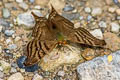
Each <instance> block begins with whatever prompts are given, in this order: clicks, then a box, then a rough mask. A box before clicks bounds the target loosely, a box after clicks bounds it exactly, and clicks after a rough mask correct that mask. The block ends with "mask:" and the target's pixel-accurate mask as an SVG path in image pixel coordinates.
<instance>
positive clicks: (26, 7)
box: [19, 2, 28, 10]
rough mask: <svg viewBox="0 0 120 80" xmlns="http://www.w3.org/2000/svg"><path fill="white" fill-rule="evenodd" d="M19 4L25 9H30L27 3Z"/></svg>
mask: <svg viewBox="0 0 120 80" xmlns="http://www.w3.org/2000/svg"><path fill="white" fill-rule="evenodd" d="M19 6H20V7H21V8H22V9H24V10H27V9H28V5H27V4H26V3H24V2H23V3H20V4H19Z"/></svg>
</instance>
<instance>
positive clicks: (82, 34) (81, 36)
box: [69, 27, 106, 47]
mask: <svg viewBox="0 0 120 80" xmlns="http://www.w3.org/2000/svg"><path fill="white" fill-rule="evenodd" d="M69 40H70V41H72V42H75V43H80V44H85V45H89V46H96V47H97V46H104V45H106V43H105V41H104V40H100V39H97V38H96V37H94V36H93V35H92V34H91V33H90V32H88V31H87V30H86V29H84V28H81V27H80V28H78V29H75V31H74V33H71V34H70V35H69Z"/></svg>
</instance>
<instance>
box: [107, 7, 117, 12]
mask: <svg viewBox="0 0 120 80" xmlns="http://www.w3.org/2000/svg"><path fill="white" fill-rule="evenodd" d="M115 10H116V8H114V7H109V8H108V11H109V12H111V13H114V12H115Z"/></svg>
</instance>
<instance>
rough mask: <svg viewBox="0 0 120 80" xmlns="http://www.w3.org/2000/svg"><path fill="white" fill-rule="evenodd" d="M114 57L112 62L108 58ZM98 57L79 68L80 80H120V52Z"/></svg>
mask: <svg viewBox="0 0 120 80" xmlns="http://www.w3.org/2000/svg"><path fill="white" fill-rule="evenodd" d="M110 55H111V56H112V60H111V62H110V61H109V60H108V56H110ZM110 55H108V56H107V55H105V56H103V57H97V58H95V59H93V60H91V61H87V62H85V63H82V64H80V65H79V66H78V67H77V72H78V77H79V79H80V80H119V79H120V75H119V74H120V68H119V63H120V59H119V58H120V51H117V52H115V53H113V54H110Z"/></svg>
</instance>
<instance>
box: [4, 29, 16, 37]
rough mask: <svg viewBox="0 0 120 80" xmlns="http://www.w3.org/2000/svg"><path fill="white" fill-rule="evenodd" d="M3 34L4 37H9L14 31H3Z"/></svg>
mask: <svg viewBox="0 0 120 80" xmlns="http://www.w3.org/2000/svg"><path fill="white" fill-rule="evenodd" d="M4 33H5V35H6V36H10V37H11V36H12V35H13V34H14V33H15V31H14V30H5V32H4Z"/></svg>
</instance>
